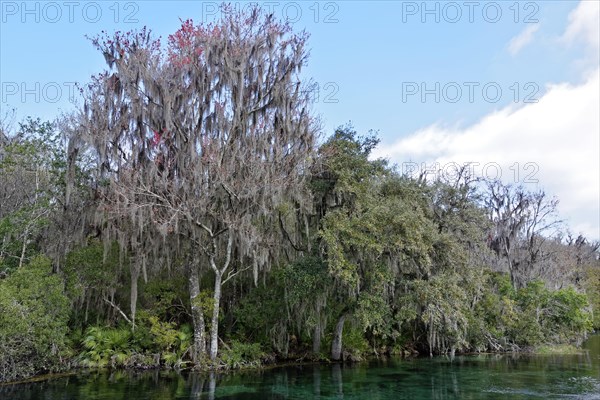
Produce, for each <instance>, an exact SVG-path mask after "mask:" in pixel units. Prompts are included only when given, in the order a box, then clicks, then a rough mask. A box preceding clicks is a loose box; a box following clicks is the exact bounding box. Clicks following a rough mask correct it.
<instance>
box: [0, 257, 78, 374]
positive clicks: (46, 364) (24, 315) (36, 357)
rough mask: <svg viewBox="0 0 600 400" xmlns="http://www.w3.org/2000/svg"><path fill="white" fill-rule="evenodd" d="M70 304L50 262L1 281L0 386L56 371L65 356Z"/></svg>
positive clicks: (36, 261)
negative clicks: (37, 374)
mask: <svg viewBox="0 0 600 400" xmlns="http://www.w3.org/2000/svg"><path fill="white" fill-rule="evenodd" d="M68 318H69V300H68V299H67V297H66V296H65V294H64V291H63V284H62V281H61V279H60V277H59V276H58V275H55V274H53V273H52V266H51V262H50V260H49V259H47V258H45V257H37V258H34V259H33V260H32V261H31V262H30V263H29V264H27V265H25V266H23V267H21V268H19V269H17V270H15V271H14V272H13V273H12V274H11V275H10V276H9V277H8V278H6V279H4V280H0V381H1V380H15V379H20V378H26V377H28V376H31V375H33V374H36V373H40V372H45V371H55V370H58V369H59V368H60V367H61V366H62V365H61V361H62V356H64V355H65V353H64V352H65V351H66V350H67V346H66V336H67V332H68V328H67V322H68Z"/></svg>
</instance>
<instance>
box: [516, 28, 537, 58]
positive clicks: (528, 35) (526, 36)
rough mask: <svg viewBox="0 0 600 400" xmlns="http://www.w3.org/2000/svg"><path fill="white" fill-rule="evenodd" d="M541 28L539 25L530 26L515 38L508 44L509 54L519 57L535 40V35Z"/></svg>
mask: <svg viewBox="0 0 600 400" xmlns="http://www.w3.org/2000/svg"><path fill="white" fill-rule="evenodd" d="M539 28H540V25H539V24H534V25H529V26H528V27H527V28H525V29H524V30H523V31H522V32H521V33H519V34H518V35H517V36H515V37H513V38H512V39H511V40H510V42H509V43H508V52H509V53H510V54H511V55H513V56H515V55H517V54H518V53H519V51H521V49H522V48H523V47H525V46H527V45H528V44H529V43H530V42H531V41H532V40H533V35H534V34H535V32H537V30H538V29H539Z"/></svg>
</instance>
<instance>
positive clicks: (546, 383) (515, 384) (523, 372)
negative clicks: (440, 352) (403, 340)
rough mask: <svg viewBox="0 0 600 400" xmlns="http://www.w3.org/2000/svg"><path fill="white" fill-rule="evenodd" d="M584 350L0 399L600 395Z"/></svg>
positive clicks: (56, 385) (192, 378)
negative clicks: (560, 353) (557, 353)
mask: <svg viewBox="0 0 600 400" xmlns="http://www.w3.org/2000/svg"><path fill="white" fill-rule="evenodd" d="M585 349H586V352H585V353H584V354H581V355H562V356H558V355H545V356H531V355H529V356H527V355H478V356H461V357H455V358H454V360H450V359H448V358H444V357H437V358H433V359H429V358H418V359H412V360H401V359H398V360H387V361H378V362H375V361H374V362H369V363H360V364H354V365H339V364H335V365H303V366H294V367H281V368H273V369H267V370H263V371H252V372H241V373H235V374H223V375H216V374H176V373H167V372H158V371H154V372H145V373H134V372H123V371H117V372H113V373H87V374H83V373H82V374H78V375H74V376H69V377H62V378H56V379H51V380H47V381H44V382H39V383H32V384H22V385H13V386H4V387H0V399H47V400H59V399H60V400H70V399H110V400H116V399H123V400H136V399H374V400H375V399H532V398H533V399H535V398H539V399H600V336H599V335H596V336H593V337H592V338H591V339H590V340H589V341H588V342H587V343H586V344H585Z"/></svg>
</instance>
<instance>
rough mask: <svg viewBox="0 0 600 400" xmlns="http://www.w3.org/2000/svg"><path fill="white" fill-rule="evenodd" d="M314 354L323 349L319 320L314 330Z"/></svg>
mask: <svg viewBox="0 0 600 400" xmlns="http://www.w3.org/2000/svg"><path fill="white" fill-rule="evenodd" d="M312 347H313V348H312V350H313V354H315V355H317V354H319V352H320V351H321V322H320V321H319V322H317V324H316V325H315V330H314V332H313V346H312Z"/></svg>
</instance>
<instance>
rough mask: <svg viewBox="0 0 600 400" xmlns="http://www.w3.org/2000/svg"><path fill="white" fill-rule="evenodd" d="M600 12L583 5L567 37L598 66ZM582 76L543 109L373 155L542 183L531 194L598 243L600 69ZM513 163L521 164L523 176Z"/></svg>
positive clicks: (507, 111) (426, 136) (544, 99)
mask: <svg viewBox="0 0 600 400" xmlns="http://www.w3.org/2000/svg"><path fill="white" fill-rule="evenodd" d="M598 7H599V2H597V1H581V3H580V4H579V5H578V6H577V8H576V9H575V10H573V12H571V14H570V15H569V24H568V26H567V29H566V30H565V33H564V35H563V36H562V42H563V43H565V44H571V43H574V42H575V41H579V43H583V44H584V45H586V46H587V48H588V54H587V56H588V57H589V56H591V57H596V60H597V54H598V48H599V42H600V39H599V36H600V34H599V29H598V24H599V19H598V15H599V9H598ZM533 32H535V30H533ZM533 32H531V33H527V30H526V31H524V32H522V33H521V34H520V35H519V36H517V37H516V38H514V39H513V41H512V42H511V43H513V42H514V43H513V45H512V48H513V50H515V49H516V50H515V51H518V50H519V49H520V48H522V47H523V46H524V45H525V44H526V43H527V41H528V40H530V38H529V39H528V38H527V36H528V35H533ZM519 38H520V39H519ZM583 74H584V75H583V76H582V82H581V83H577V84H571V83H566V82H565V83H558V84H556V83H555V84H547V85H546V90H545V91H544V95H543V96H541V97H540V98H539V102H538V103H533V104H525V105H523V106H521V107H515V106H508V107H505V108H503V109H500V110H497V111H494V112H492V113H490V114H488V115H486V116H484V117H483V118H481V119H480V120H479V121H478V122H476V123H474V124H473V125H471V126H467V127H463V128H461V127H445V126H441V125H439V124H435V125H431V126H427V127H424V128H423V129H420V130H418V131H416V132H414V133H413V134H411V135H409V136H407V137H404V138H402V139H400V140H398V141H397V142H395V143H392V144H391V145H387V146H386V147H383V146H382V147H380V148H378V149H376V151H375V153H374V155H375V156H378V157H385V158H388V159H390V160H391V161H393V162H397V163H402V162H408V161H415V162H419V163H421V162H423V163H426V165H427V166H431V165H432V164H433V163H434V162H438V163H440V165H441V166H444V165H448V163H450V162H454V163H458V164H461V165H462V164H464V163H468V162H476V163H480V164H479V165H478V166H475V167H473V170H474V172H476V173H479V175H482V174H484V173H486V172H487V176H488V177H494V175H495V169H494V168H488V169H486V167H490V166H493V165H495V164H491V163H497V165H499V166H500V170H501V173H502V180H503V181H504V182H506V183H508V182H513V183H514V182H517V183H526V182H525V180H526V178H528V177H529V178H533V179H538V180H539V184H538V185H533V186H535V187H539V188H541V189H544V190H545V191H546V193H547V194H549V195H551V196H557V197H558V198H559V200H560V204H559V212H560V214H561V217H562V218H564V219H565V220H566V222H567V224H568V226H569V227H570V229H571V231H572V233H574V234H579V233H582V234H584V235H586V236H587V237H588V238H590V239H592V240H598V239H600V69H599V68H598V63H597V61H596V62H595V65H594V67H593V68H592V69H588V70H586V72H584V73H583ZM515 162H518V163H519V167H518V168H516V165H515ZM526 163H532V164H526ZM405 166H406V164H405ZM526 166H527V168H526ZM410 167H411V168H412V167H414V165H411V166H410ZM511 167H512V168H511ZM419 169H421V170H422V169H423V168H422V166H421V168H419ZM448 171H450V172H451V170H448ZM530 186H531V185H530Z"/></svg>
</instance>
